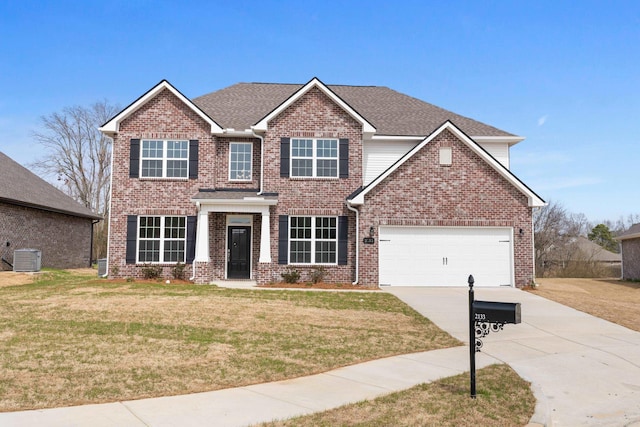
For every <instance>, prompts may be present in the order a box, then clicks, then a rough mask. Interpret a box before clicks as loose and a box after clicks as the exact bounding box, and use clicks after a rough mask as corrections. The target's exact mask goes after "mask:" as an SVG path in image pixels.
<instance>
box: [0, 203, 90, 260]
mask: <svg viewBox="0 0 640 427" xmlns="http://www.w3.org/2000/svg"><path fill="white" fill-rule="evenodd" d="M7 242H9V246H7ZM90 247H91V219H86V218H79V217H75V216H70V215H64V214H59V213H54V212H49V211H44V210H40V209H34V208H28V207H23V206H16V205H12V204H8V203H1V202H0V255H1V256H2V257H3V258H4V259H6V260H7V261H9V262H10V263H12V264H13V252H14V251H15V250H16V249H38V250H40V251H42V260H41V261H42V267H43V268H44V267H48V268H84V267H89V265H90V264H89V263H90V260H89V258H90V256H91V255H90ZM1 264H2V267H0V269H3V270H10V269H11V268H10V267H9V266H8V265H7V264H6V263H1Z"/></svg>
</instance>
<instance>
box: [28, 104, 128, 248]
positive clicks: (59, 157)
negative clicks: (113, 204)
mask: <svg viewBox="0 0 640 427" xmlns="http://www.w3.org/2000/svg"><path fill="white" fill-rule="evenodd" d="M118 110H119V108H118V107H117V106H112V105H110V104H109V103H108V102H107V101H101V102H96V103H95V104H93V105H91V106H89V107H82V106H74V107H66V108H64V109H63V110H62V111H61V112H56V113H52V114H50V115H48V116H44V117H42V118H41V122H42V128H43V130H42V131H39V132H35V133H34V137H35V139H36V140H37V141H38V142H39V143H40V144H41V145H42V146H43V147H44V148H45V150H44V151H45V155H44V157H42V158H40V159H39V160H37V161H36V162H34V163H32V164H31V165H30V166H31V167H32V168H34V169H36V170H38V171H39V172H40V173H42V174H44V175H46V176H48V177H49V178H57V180H58V187H60V189H61V190H63V191H64V192H65V193H67V194H69V195H70V196H71V197H73V198H74V199H76V200H77V201H78V202H80V203H82V204H83V205H84V206H86V207H87V208H89V209H91V210H93V211H94V212H96V213H98V214H101V215H104V218H105V221H103V222H102V223H101V225H99V226H98V227H97V228H96V233H95V239H94V254H95V256H96V257H102V256H104V255H106V231H107V228H108V224H107V223H106V219H107V218H108V209H109V190H110V188H109V186H110V180H111V169H110V168H111V140H110V139H109V138H107V137H105V136H104V135H103V134H102V133H101V132H99V131H98V126H100V125H102V124H103V123H105V122H106V121H107V120H109V119H110V118H111V117H112V116H113V115H115V114H116V113H117V112H118Z"/></svg>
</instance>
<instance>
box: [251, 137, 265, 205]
mask: <svg viewBox="0 0 640 427" xmlns="http://www.w3.org/2000/svg"><path fill="white" fill-rule="evenodd" d="M251 135H252V136H253V137H254V138H258V139H259V140H260V191H258V196H260V195H262V193H263V191H264V186H263V183H264V137H262V136H260V135H258V134H257V133H256V132H255V131H254V130H253V129H251Z"/></svg>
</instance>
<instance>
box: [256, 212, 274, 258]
mask: <svg viewBox="0 0 640 427" xmlns="http://www.w3.org/2000/svg"><path fill="white" fill-rule="evenodd" d="M261 213H262V227H261V229H260V259H259V260H258V262H271V227H270V226H269V217H270V216H269V206H264V207H263V208H262V212H261Z"/></svg>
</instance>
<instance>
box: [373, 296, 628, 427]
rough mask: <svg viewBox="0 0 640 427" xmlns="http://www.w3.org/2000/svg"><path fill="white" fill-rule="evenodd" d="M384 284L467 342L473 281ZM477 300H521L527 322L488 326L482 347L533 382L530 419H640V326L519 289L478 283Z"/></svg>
mask: <svg viewBox="0 0 640 427" xmlns="http://www.w3.org/2000/svg"><path fill="white" fill-rule="evenodd" d="M384 290H385V291H386V292H389V293H391V294H394V295H396V296H397V297H398V298H400V299H401V300H403V301H405V302H406V303H407V304H409V305H410V306H411V307H413V308H414V309H415V310H417V311H418V312H420V313H421V314H423V315H424V316H426V317H428V318H429V319H431V320H432V321H433V322H434V323H436V324H437V325H438V326H439V327H440V328H442V329H443V330H445V331H447V332H449V333H450V334H451V335H453V336H454V337H456V338H458V339H459V340H461V341H464V342H465V343H468V342H469V330H468V320H467V319H468V288H415V287H388V288H384ZM475 299H477V300H488V301H504V302H520V303H521V308H522V323H521V324H518V325H505V327H504V330H503V331H500V332H498V333H490V334H489V336H487V337H486V338H484V339H483V342H484V346H483V348H482V352H483V353H485V354H486V355H490V356H493V357H495V358H496V359H498V360H502V361H504V362H505V363H508V364H509V365H510V366H511V367H512V368H513V369H514V370H515V371H516V372H518V374H519V375H520V376H521V377H522V378H524V379H526V380H527V381H529V382H531V383H532V389H533V392H534V394H535V396H536V399H537V405H536V410H535V414H534V416H533V417H532V419H531V423H535V424H541V425H546V426H579V425H593V426H640V332H635V331H632V330H630V329H627V328H625V327H623V326H619V325H616V324H613V323H610V322H607V321H605V320H602V319H599V318H597V317H594V316H591V315H588V314H585V313H583V312H580V311H577V310H574V309H572V308H569V307H567V306H564V305H561V304H558V303H555V302H553V301H549V300H547V299H544V298H541V297H538V296H536V295H533V294H531V293H529V292H525V291H521V290H518V289H512V288H479V289H478V288H476V289H475ZM638 309H639V310H640V307H638ZM478 387H481V385H478Z"/></svg>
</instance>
